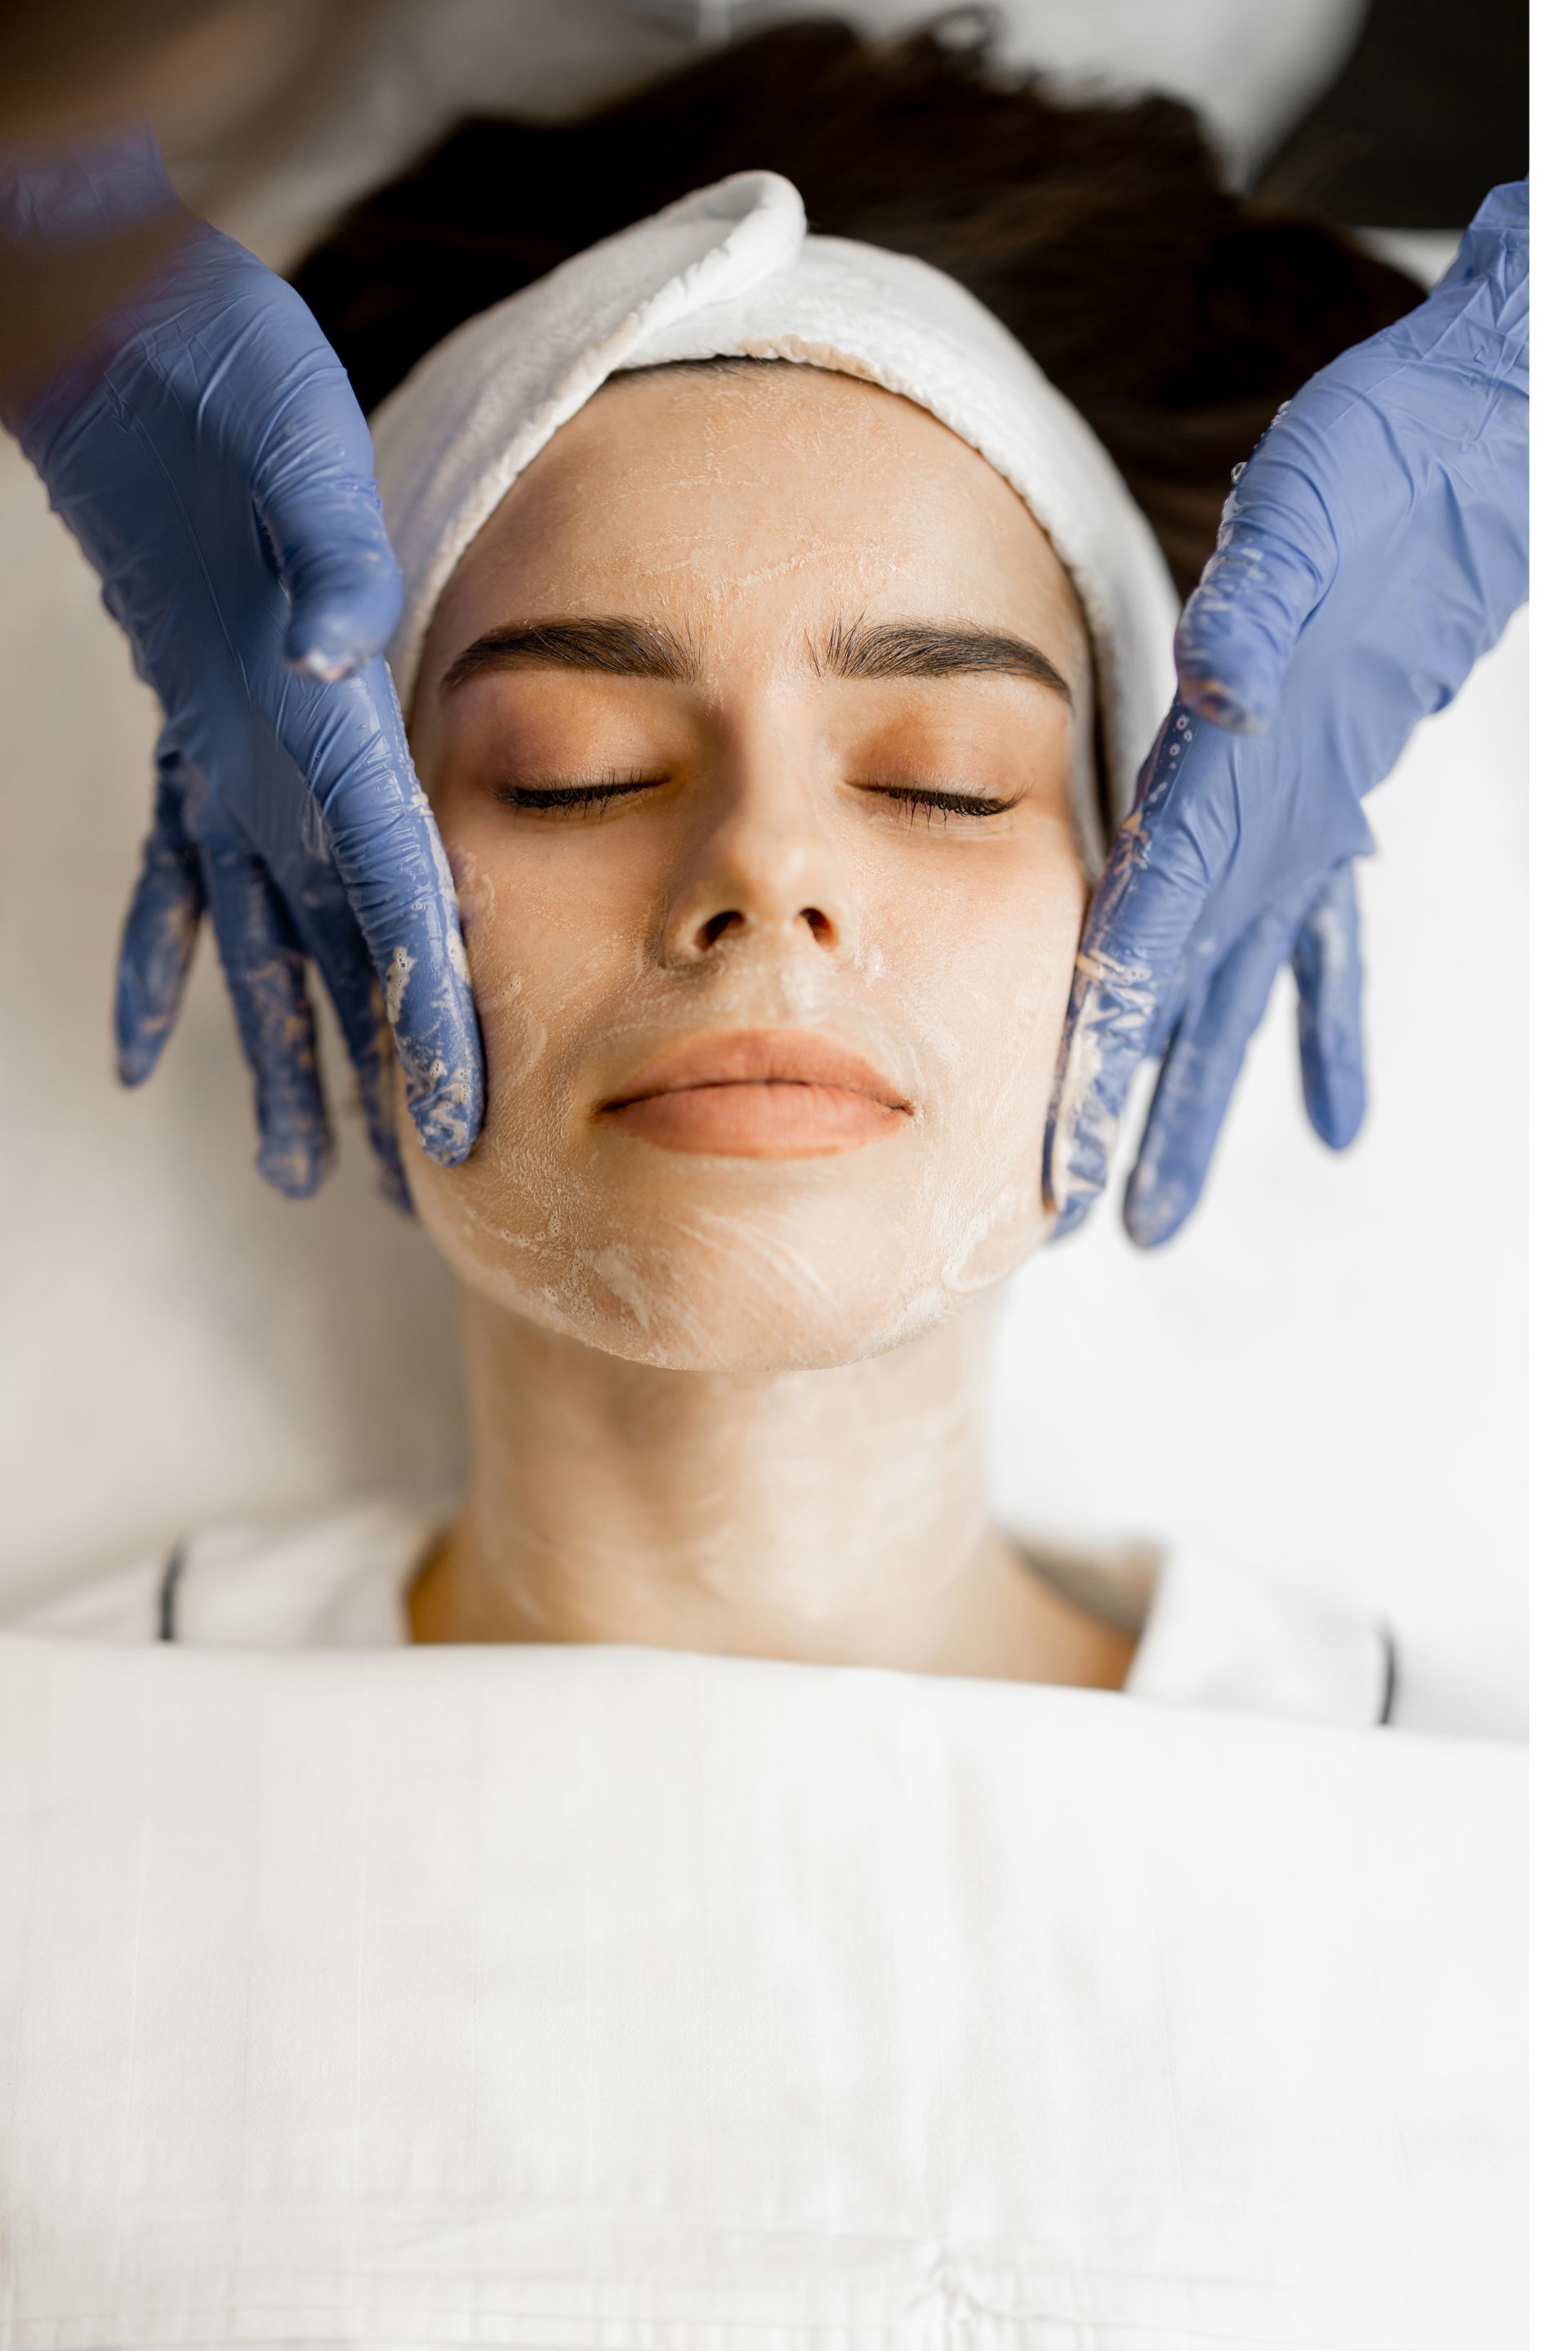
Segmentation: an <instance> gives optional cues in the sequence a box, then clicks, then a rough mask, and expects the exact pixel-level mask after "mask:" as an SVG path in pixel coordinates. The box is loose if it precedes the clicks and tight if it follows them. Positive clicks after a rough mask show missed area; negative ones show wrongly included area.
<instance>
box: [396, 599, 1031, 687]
mask: <svg viewBox="0 0 1568 2351" xmlns="http://www.w3.org/2000/svg"><path fill="white" fill-rule="evenodd" d="M810 654H811V661H812V664H813V666H814V667H815V669H816V670H817V672H818V674H819V675H826V676H830V677H842V678H897V677H919V678H937V677H976V676H985V675H989V676H994V677H1026V678H1030V679H1032V680H1033V681H1034V683H1035V684H1037V685H1045V686H1049V687H1050V688H1051V692H1052V693H1053V694H1059V695H1061V697H1062V699H1063V701H1065V702H1066V703H1067V705H1068V706H1069V708H1071V705H1072V689H1071V686H1070V685H1069V684H1068V683H1067V680H1066V679H1065V678H1064V677H1063V676H1062V674H1061V671H1060V670H1059V669H1058V668H1057V666H1056V664H1055V663H1054V662H1053V661H1051V660H1049V659H1048V658H1047V656H1046V655H1045V654H1044V653H1041V652H1040V648H1039V646H1038V645H1031V644H1030V643H1028V642H1027V640H1026V639H1025V638H1023V637H1014V636H1009V634H1008V633H1007V632H1005V631H1003V630H999V629H984V628H970V627H967V626H965V625H964V624H963V623H961V622H927V621H894V622H883V623H882V624H880V625H878V626H874V627H873V625H871V624H870V623H869V622H865V621H849V622H846V621H844V620H842V619H839V620H836V621H835V622H833V625H832V627H831V629H830V630H829V632H828V635H827V638H826V641H825V642H824V643H822V644H821V646H820V647H819V646H818V645H815V644H812V645H811V646H810ZM535 667H538V668H550V669H583V670H598V671H599V672H601V674H604V675H606V676H610V677H646V678H660V679H663V680H664V682H665V683H666V684H674V685H692V684H695V683H696V681H697V679H698V677H699V676H700V675H701V672H702V657H701V654H700V653H699V652H698V650H697V648H696V647H695V646H694V645H692V644H691V643H688V642H687V641H686V640H685V638H683V637H682V636H680V635H679V634H678V633H677V632H675V631H674V630H673V629H669V628H666V627H664V626H663V625H662V624H660V623H659V622H653V621H636V620H631V619H628V618H625V617H623V616H621V615H612V614H606V615H602V616H595V617H592V618H589V619H585V620H546V621H528V622H517V621H508V622H503V623H502V625H501V626H500V627H499V628H497V629H489V630H486V633H485V634H484V635H483V636H482V637H476V638H475V640H474V642H473V643H472V644H471V645H465V647H464V649H463V651H462V652H461V653H459V654H458V656H457V658H456V660H455V662H454V663H453V664H452V665H451V667H450V668H449V669H448V670H447V672H446V674H445V675H444V677H443V679H442V681H441V691H442V693H443V694H450V693H451V692H452V691H453V689H454V688H455V686H459V685H462V684H464V683H465V680H467V679H468V678H471V677H477V676H480V675H482V674H483V673H484V672H485V671H486V670H492V669H528V668H535Z"/></svg>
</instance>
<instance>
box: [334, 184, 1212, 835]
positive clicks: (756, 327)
mask: <svg viewBox="0 0 1568 2351" xmlns="http://www.w3.org/2000/svg"><path fill="white" fill-rule="evenodd" d="M719 358H740V359H757V360H792V361H794V362H796V363H798V364H800V365H804V366H810V367H819V368H824V369H827V370H829V371H831V372H833V373H835V374H841V375H852V376H858V377H860V378H862V380H863V381H867V382H870V383H875V384H880V385H881V386H882V387H883V389H884V390H886V391H888V392H896V393H898V394H900V395H901V396H902V397H903V398H904V399H905V400H909V401H912V402H914V403H915V405H916V406H917V407H920V408H924V409H925V410H927V411H928V413H930V414H931V415H933V416H936V417H937V418H938V419H939V420H940V421H941V423H944V424H946V426H947V427H948V429H949V430H950V431H951V432H953V433H955V434H957V436H958V437H959V439H960V440H963V441H966V442H967V443H968V444H969V446H970V447H971V448H973V449H976V450H977V451H978V453H979V454H980V455H981V456H983V457H984V458H986V459H987V461H988V463H989V464H990V465H993V466H995V468H996V470H997V472H998V474H1000V475H1002V477H1003V479H1004V480H1005V481H1007V482H1009V484H1010V485H1011V486H1012V487H1013V489H1015V490H1016V491H1017V492H1018V494H1019V497H1021V498H1022V500H1023V501H1024V503H1025V505H1026V506H1027V507H1029V509H1030V513H1031V514H1032V515H1033V516H1034V517H1035V519H1036V520H1037V521H1038V522H1039V523H1040V526H1041V528H1043V529H1044V530H1045V531H1046V532H1047V533H1048V534H1049V535H1050V538H1051V542H1052V544H1053V546H1054V547H1055V549H1056V551H1057V553H1058V555H1059V556H1060V557H1061V561H1062V563H1063V564H1064V565H1065V567H1066V569H1067V570H1068V572H1069V574H1070V576H1071V580H1072V582H1073V585H1074V587H1075V589H1076V590H1077V592H1078V597H1079V601H1080V602H1081V603H1082V608H1083V612H1084V618H1085V620H1086V622H1087V623H1088V628H1089V632H1090V637H1091V641H1092V646H1093V653H1094V664H1095V675H1096V681H1097V690H1098V694H1099V701H1100V723H1101V736H1102V750H1103V766H1104V784H1105V797H1106V799H1107V803H1108V813H1109V815H1110V818H1111V820H1112V821H1113V822H1116V821H1119V820H1120V819H1121V818H1122V816H1123V815H1124V814H1125V812H1126V810H1127V809H1128V808H1129V807H1130V806H1131V805H1132V799H1133V793H1134V787H1135V784H1136V780H1137V773H1138V768H1139V766H1140V765H1141V763H1142V761H1143V759H1144V757H1145V753H1146V752H1147V749H1148V747H1149V745H1150V743H1151V742H1152V741H1153V739H1154V737H1155V731H1156V729H1157V727H1158V726H1159V723H1160V720H1161V718H1162V717H1163V716H1164V714H1165V710H1166V705H1167V704H1168V702H1169V700H1170V696H1171V693H1172V690H1173V686H1174V670H1173V666H1172V661H1171V652H1170V645H1171V633H1172V630H1173V628H1174V626H1175V622H1176V595H1175V590H1174V589H1173V588H1172V585H1171V581H1170V577H1169V574H1168V572H1167V571H1166V566H1165V561H1164V559H1163V558H1162V556H1161V554H1160V551H1159V547H1158V545H1157V543H1156V541H1155V536H1154V533H1153V532H1152V531H1151V529H1150V528H1149V526H1148V524H1147V523H1146V522H1145V519H1144V517H1143V516H1142V514H1141V513H1140V512H1139V510H1138V508H1137V507H1136V505H1135V504H1134V500H1133V497H1132V496H1131V494H1130V492H1129V491H1128V489H1127V486H1126V485H1125V483H1124V481H1123V480H1122V477H1121V475H1119V474H1118V472H1117V471H1116V468H1115V466H1114V465H1113V463H1112V461H1111V459H1110V457H1109V456H1108V455H1106V452H1105V450H1104V449H1103V446H1102V445H1101V444H1100V442H1099V441H1098V440H1097V439H1096V438H1095V436H1094V434H1092V432H1091V431H1090V429H1089V427H1088V425H1087V424H1086V423H1084V421H1083V419H1082V417H1081V416H1080V415H1079V413H1078V412H1077V410H1076V409H1074V408H1073V407H1072V406H1071V402H1068V401H1067V400H1065V399H1064V398H1063V397H1062V395H1061V392H1058V391H1057V390H1056V388H1055V386H1054V385H1053V384H1051V382H1050V381H1048V379H1047V378H1046V377H1045V375H1044V374H1042V372H1041V371H1040V368H1039V367H1038V366H1037V365H1036V364H1035V362H1034V360H1032V359H1030V356H1029V354H1028V352H1027V351H1025V350H1024V349H1023V348H1022V346H1021V344H1019V342H1018V341H1017V340H1015V338H1014V337H1013V336H1012V335H1011V334H1009V332H1008V330H1007V329H1006V328H1005V327H1003V326H1002V325H1001V324H1000V322H999V321H998V319H995V318H993V317H992V315H991V313H990V312H989V311H988V310H987V309H986V308H985V307H984V306H983V304H981V303H979V302H977V300H976V299H975V298H974V297H973V295H971V294H969V293H967V291H966V290H965V288H964V287H961V286H959V285H957V284H956V283H955V281H954V280H953V279H952V278H950V277H946V276H945V275H944V274H943V272H942V271H940V270H937V269H933V268H931V267H930V266H928V265H927V264H926V263H925V262H922V261H916V260H914V259H912V258H911V257H910V256H907V255H904V254H896V253H888V252H884V251H883V250H882V249H881V248H880V247H878V246H869V245H860V244H855V243H852V242H850V241H849V240H847V239H845V238H841V237H821V236H812V235H809V234H808V233H807V228H806V215H805V210H804V207H803V205H802V204H801V201H800V195H799V193H798V192H797V191H796V189H795V188H793V187H792V186H791V185H790V183H789V181H788V180H784V179H781V178H779V175H778V174H777V173H776V172H738V173H737V174H736V175H735V176H734V177H733V178H731V179H728V180H722V181H720V182H719V183H717V185H716V186H715V187H711V188H704V189H700V190H698V191H697V192H696V193H695V194H693V195H689V196H685V197H683V198H682V199H681V200H680V202H679V203H678V204H671V205H669V206H668V207H667V208H666V209H665V210H664V212H662V213H656V214H653V217H652V218H651V219H649V220H645V221H642V222H639V223H638V224H637V225H636V226H635V227H632V228H629V229H626V230H623V231H622V233H621V234H620V235H616V236H612V237H607V238H606V239H605V240H604V242H603V243H602V244H601V245H596V246H592V247H591V248H590V249H589V250H588V251H587V252H585V253H580V254H577V255H575V256H573V257H572V259H571V260H570V261H568V262H565V263H563V264H562V266H560V267H559V269H556V270H552V271H551V272H550V274H549V276H548V277H542V278H540V279H538V281H537V282H536V283H535V284H534V285H532V286H528V287H525V288H524V289H523V291H522V292H521V293H519V294H514V295H512V296H510V297H509V298H507V300H506V301H504V302H498V303H497V304H496V305H495V307H494V308H492V309H489V310H486V311H483V312H481V313H480V314H479V316H478V317H476V318H473V319H468V320H467V321H466V322H465V324H464V325H463V326H461V327H459V328H457V329H456V330H455V332H454V333H452V334H451V335H449V336H447V338H446V339H445V340H444V342H442V343H440V344H438V345H437V346H436V348H435V350H433V351H431V352H429V353H428V354H427V355H426V357H425V358H424V359H423V360H421V362H420V364H419V366H418V367H416V368H415V369H414V371H413V374H412V375H411V376H410V377H409V378H408V381H406V382H405V383H404V384H402V386H401V387H400V388H399V389H398V391H396V392H393V393H392V396H391V398H390V399H389V400H387V401H386V402H384V403H383V404H382V407H381V408H380V409H379V410H378V411H377V413H376V415H375V418H374V420H373V424H374V432H375V444H376V463H377V468H378V472H379V475H380V479H381V486H382V497H383V500H384V502H385V506H386V514H387V525H388V529H389V531H390V533H391V537H392V545H393V547H394V549H396V551H397V556H398V559H399V562H400V563H401V564H402V569H403V576H404V581H405V588H406V601H405V605H404V610H403V616H402V623H401V625H400V627H399V629H398V632H397V635H396V637H395V638H394V640H393V642H392V646H391V648H390V651H389V654H388V659H389V660H390V662H391V664H392V675H393V677H394V679H395V680H396V683H397V686H398V690H399V692H400V693H401V694H402V696H403V698H404V701H405V703H406V702H407V701H408V700H410V699H411V698H412V695H413V689H414V684H415V682H416V680H417V677H418V674H419V663H420V655H421V653H422V651H423V645H424V640H425V636H426V634H427V632H428V630H429V627H430V622H431V617H432V615H433V614H434V611H435V607H436V604H437V602H438V601H439V599H440V596H441V591H442V590H443V589H444V587H445V585H446V582H447V581H448V580H450V578H451V577H452V574H453V572H454V571H455V569H456V567H457V565H458V563H459V562H460V561H461V560H462V558H463V556H464V554H465V551H466V549H468V548H469V547H470V546H471V545H472V544H473V542H474V540H475V538H476V537H477V536H478V534H479V532H480V531H481V530H482V529H483V528H484V526H485V524H486V522H487V521H488V520H489V517H491V515H493V514H494V513H495V511H496V509H497V507H498V506H499V505H500V503H501V501H502V499H503V498H504V497H505V496H506V495H507V491H508V490H509V489H510V487H511V486H512V484H513V483H514V482H515V481H516V480H517V476H518V475H520V474H521V473H522V471H523V470H524V468H525V466H527V465H528V464H529V463H530V462H531V461H532V459H533V458H534V457H536V456H537V455H538V453H539V451H540V450H541V449H542V448H543V447H544V445H545V444H546V443H547V442H548V441H549V439H550V437H551V435H552V434H554V433H556V432H557V431H559V428H560V426H561V425H562V424H564V423H566V422H567V420H568V419H569V418H570V417H571V416H574V415H575V414H576V413H577V412H578V410H579V409H580V408H581V407H582V406H583V404H584V403H585V402H587V401H588V400H589V399H590V398H591V396H592V394H593V393H594V392H596V391H597V390H598V388H599V386H600V385H601V383H603V382H604V381H606V380H607V378H609V377H610V376H612V375H613V374H616V373H618V372H620V371H622V370H625V369H630V368H640V367H659V366H666V365H669V364H670V363H671V362H673V361H676V360H704V359H719ZM1079 817H1080V822H1081V826H1082V831H1083V833H1084V836H1085V847H1086V850H1087V852H1088V853H1089V855H1090V858H1091V862H1096V863H1097V862H1098V861H1099V859H1100V858H1101V856H1102V855H1103V846H1104V842H1103V823H1102V821H1101V816H1100V811H1099V810H1094V809H1082V810H1079Z"/></svg>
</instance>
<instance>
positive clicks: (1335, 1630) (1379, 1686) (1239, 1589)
mask: <svg viewBox="0 0 1568 2351" xmlns="http://www.w3.org/2000/svg"><path fill="white" fill-rule="evenodd" d="M1020 1548H1021V1549H1022V1550H1023V1552H1024V1555H1025V1557H1026V1558H1028V1559H1029V1561H1030V1564H1031V1565H1033V1566H1034V1567H1035V1568H1037V1569H1038V1571H1039V1572H1040V1574H1042V1575H1043V1576H1044V1577H1045V1578H1046V1579H1047V1581H1048V1582H1049V1583H1052V1584H1053V1585H1054V1586H1055V1587H1056V1588H1057V1589H1058V1590H1059V1591H1061V1593H1063V1594H1064V1596H1066V1597H1067V1598H1069V1599H1071V1601H1072V1602H1073V1603H1074V1604H1075V1605H1076V1606H1078V1607H1079V1608H1082V1609H1084V1610H1085V1611H1087V1612H1088V1613H1089V1614H1092V1615H1096V1616H1099V1617H1100V1618H1102V1619H1103V1621H1104V1622H1105V1623H1108V1624H1111V1625H1116V1626H1117V1627H1118V1628H1120V1629H1122V1630H1124V1631H1126V1632H1131V1633H1134V1634H1135V1635H1137V1646H1136V1648H1135V1650H1134V1656H1133V1662H1132V1666H1131V1667H1130V1669H1129V1671H1128V1674H1127V1677H1126V1681H1125V1683H1124V1689H1125V1691H1126V1694H1127V1695H1128V1697H1130V1698H1143V1699H1147V1700H1149V1701H1151V1702H1153V1703H1155V1704H1159V1705H1170V1706H1202V1707H1212V1708H1220V1709H1222V1710H1229V1711H1237V1712H1241V1713H1249V1714H1270V1715H1274V1716H1278V1717H1283V1718H1287V1719H1291V1720H1294V1721H1298V1722H1320V1723H1333V1724H1337V1725H1339V1726H1341V1727H1343V1728H1347V1729H1354V1728H1358V1727H1359V1728H1367V1727H1372V1726H1375V1725H1378V1724H1383V1723H1388V1722H1391V1721H1393V1720H1394V1719H1395V1708H1396V1702H1397V1698H1398V1681H1399V1675H1398V1661H1397V1656H1396V1646H1395V1643H1394V1639H1393V1636H1392V1635H1391V1634H1390V1633H1389V1631H1388V1629H1387V1627H1386V1626H1385V1625H1382V1624H1380V1623H1378V1622H1377V1621H1376V1620H1375V1618H1374V1617H1372V1616H1371V1615H1368V1614H1363V1613H1361V1612H1360V1611H1358V1610H1356V1609H1355V1608H1354V1607H1347V1606H1346V1605H1345V1604H1343V1602H1341V1601H1338V1600H1335V1599H1332V1598H1330V1597H1329V1596H1328V1595H1326V1594H1324V1593H1316V1592H1311V1591H1302V1590H1300V1589H1295V1588H1292V1587H1291V1585H1289V1584H1284V1583H1278V1582H1276V1581H1273V1580H1271V1579H1270V1578H1269V1577H1268V1576H1266V1575H1264V1574H1262V1573H1259V1574H1256V1575H1252V1574H1241V1573H1238V1572H1236V1571H1235V1570H1231V1569H1222V1568H1218V1567H1215V1566H1212V1565H1210V1564H1208V1563H1207V1562H1202V1561H1199V1560H1196V1559H1192V1558H1189V1557H1187V1556H1186V1555H1185V1554H1182V1553H1177V1554H1176V1555H1175V1556H1171V1555H1168V1554H1162V1553H1161V1552H1159V1551H1158V1549H1157V1548H1156V1547H1155V1546H1154V1545H1152V1544H1146V1543H1134V1544H1127V1545H1125V1546H1123V1547H1121V1548H1119V1549H1118V1548H1109V1547H1108V1548H1106V1549H1103V1550H1094V1549H1092V1548H1085V1547H1076V1548H1072V1549H1063V1548H1061V1547H1060V1546H1056V1545H1053V1544H1051V1543H1046V1542H1040V1541H1027V1542H1025V1543H1023V1544H1021V1545H1020Z"/></svg>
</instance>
